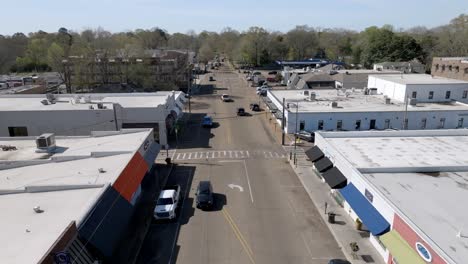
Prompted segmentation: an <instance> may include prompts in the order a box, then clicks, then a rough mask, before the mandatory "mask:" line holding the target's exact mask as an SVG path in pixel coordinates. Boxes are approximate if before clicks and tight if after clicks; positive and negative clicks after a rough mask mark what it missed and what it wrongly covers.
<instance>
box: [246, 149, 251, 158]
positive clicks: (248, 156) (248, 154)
mask: <svg viewBox="0 0 468 264" xmlns="http://www.w3.org/2000/svg"><path fill="white" fill-rule="evenodd" d="M246 153H247V158H250V153H249V151H248V150H247V151H246Z"/></svg>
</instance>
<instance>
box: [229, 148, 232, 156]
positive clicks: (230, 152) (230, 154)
mask: <svg viewBox="0 0 468 264" xmlns="http://www.w3.org/2000/svg"><path fill="white" fill-rule="evenodd" d="M229 158H232V151H230V150H229Z"/></svg>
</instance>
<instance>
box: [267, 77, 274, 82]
mask: <svg viewBox="0 0 468 264" xmlns="http://www.w3.org/2000/svg"><path fill="white" fill-rule="evenodd" d="M267 82H276V77H268V78H267Z"/></svg>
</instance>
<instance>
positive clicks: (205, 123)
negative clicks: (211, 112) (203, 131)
mask: <svg viewBox="0 0 468 264" xmlns="http://www.w3.org/2000/svg"><path fill="white" fill-rule="evenodd" d="M202 127H208V128H211V127H213V118H212V117H211V116H204V117H203V120H202Z"/></svg>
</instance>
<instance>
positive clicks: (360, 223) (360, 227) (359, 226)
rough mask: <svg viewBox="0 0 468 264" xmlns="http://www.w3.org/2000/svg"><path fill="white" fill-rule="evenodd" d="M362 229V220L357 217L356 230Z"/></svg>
mask: <svg viewBox="0 0 468 264" xmlns="http://www.w3.org/2000/svg"><path fill="white" fill-rule="evenodd" d="M361 229H362V222H361V220H359V219H356V230H361Z"/></svg>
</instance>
